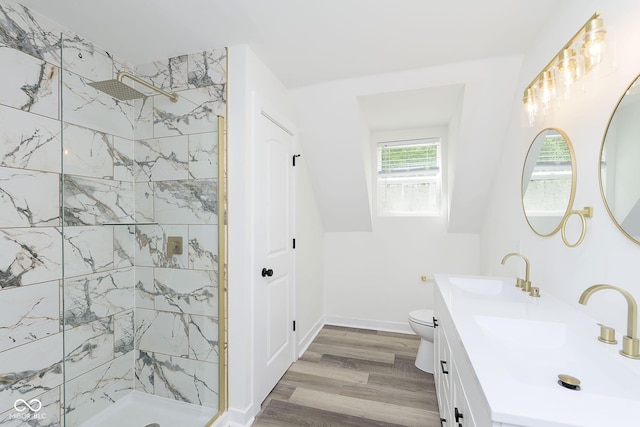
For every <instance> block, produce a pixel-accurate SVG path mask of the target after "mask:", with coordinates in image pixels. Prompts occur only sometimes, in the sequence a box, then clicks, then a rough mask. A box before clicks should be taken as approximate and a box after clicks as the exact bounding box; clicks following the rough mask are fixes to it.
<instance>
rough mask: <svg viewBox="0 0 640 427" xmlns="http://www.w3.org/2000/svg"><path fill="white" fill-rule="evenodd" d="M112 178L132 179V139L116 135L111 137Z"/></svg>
mask: <svg viewBox="0 0 640 427" xmlns="http://www.w3.org/2000/svg"><path fill="white" fill-rule="evenodd" d="M111 156H112V158H113V179H117V180H119V181H128V182H131V181H133V180H134V177H135V172H134V161H133V159H134V146H133V141H131V140H129V139H125V138H120V137H118V136H114V137H113V151H112V153H111Z"/></svg>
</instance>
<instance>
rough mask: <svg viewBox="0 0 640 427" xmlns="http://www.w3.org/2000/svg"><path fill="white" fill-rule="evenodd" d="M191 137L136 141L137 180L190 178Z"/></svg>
mask: <svg viewBox="0 0 640 427" xmlns="http://www.w3.org/2000/svg"><path fill="white" fill-rule="evenodd" d="M188 153H189V139H188V137H187V136H174V137H168V138H160V139H149V140H141V141H136V143H135V159H136V166H137V169H138V174H137V176H136V181H162V180H178V179H187V178H189V171H188V169H189V158H188Z"/></svg>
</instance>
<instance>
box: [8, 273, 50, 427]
mask: <svg viewBox="0 0 640 427" xmlns="http://www.w3.org/2000/svg"><path fill="white" fill-rule="evenodd" d="M0 307H2V310H0V352H2V351H5V350H7V349H10V348H13V347H17V346H19V345H23V344H27V343H31V342H33V341H36V340H39V339H41V338H45V337H48V336H51V335H54V334H57V333H58V332H59V331H60V322H59V317H60V307H59V283H58V281H57V280H56V281H51V282H45V283H41V284H37V285H30V286H21V287H18V288H8V289H5V290H2V291H0ZM0 425H2V424H0Z"/></svg>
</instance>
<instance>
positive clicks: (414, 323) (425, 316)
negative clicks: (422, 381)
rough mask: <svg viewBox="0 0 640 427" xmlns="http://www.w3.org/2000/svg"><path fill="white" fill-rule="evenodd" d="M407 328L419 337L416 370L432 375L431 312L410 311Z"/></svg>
mask: <svg viewBox="0 0 640 427" xmlns="http://www.w3.org/2000/svg"><path fill="white" fill-rule="evenodd" d="M409 326H411V329H412V330H413V332H415V333H416V335H418V336H419V337H420V347H418V354H417V356H416V363H415V365H416V368H418V369H420V370H422V371H425V372H428V373H430V374H433V310H415V311H412V312H411V313H409Z"/></svg>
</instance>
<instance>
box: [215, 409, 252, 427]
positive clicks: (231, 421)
mask: <svg viewBox="0 0 640 427" xmlns="http://www.w3.org/2000/svg"><path fill="white" fill-rule="evenodd" d="M252 412H253V411H252V410H251V408H249V409H247V410H245V411H241V410H239V409H234V408H229V409H227V412H226V413H225V414H224V415H226V417H225V422H226V424H219V426H220V427H249V426H250V425H251V424H253V421H254V420H255V417H254V415H252ZM221 418H222V417H221ZM217 426H218V424H217V423H216V427H217Z"/></svg>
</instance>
